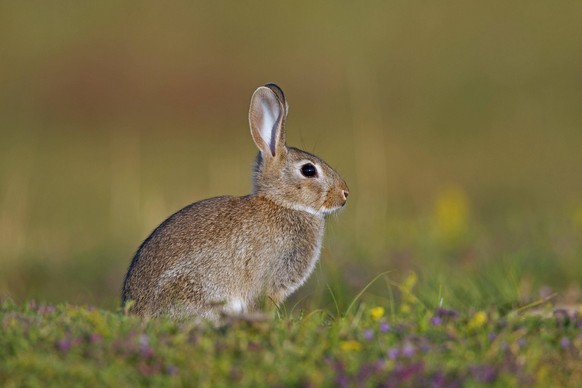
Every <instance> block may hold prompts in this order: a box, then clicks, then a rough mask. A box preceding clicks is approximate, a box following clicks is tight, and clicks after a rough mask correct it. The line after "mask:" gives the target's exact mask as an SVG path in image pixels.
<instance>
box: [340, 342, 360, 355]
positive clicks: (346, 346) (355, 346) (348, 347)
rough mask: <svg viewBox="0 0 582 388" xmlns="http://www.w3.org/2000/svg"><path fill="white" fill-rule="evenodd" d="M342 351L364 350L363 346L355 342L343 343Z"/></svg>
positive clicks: (341, 343) (341, 344)
mask: <svg viewBox="0 0 582 388" xmlns="http://www.w3.org/2000/svg"><path fill="white" fill-rule="evenodd" d="M340 349H341V350H343V351H346V352H359V351H360V350H362V344H361V343H359V342H358V341H354V340H349V341H342V342H340Z"/></svg>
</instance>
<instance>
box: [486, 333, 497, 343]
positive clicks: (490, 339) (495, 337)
mask: <svg viewBox="0 0 582 388" xmlns="http://www.w3.org/2000/svg"><path fill="white" fill-rule="evenodd" d="M487 339H488V340H489V342H493V341H495V340H496V339H497V334H495V333H494V332H490V333H489V334H487Z"/></svg>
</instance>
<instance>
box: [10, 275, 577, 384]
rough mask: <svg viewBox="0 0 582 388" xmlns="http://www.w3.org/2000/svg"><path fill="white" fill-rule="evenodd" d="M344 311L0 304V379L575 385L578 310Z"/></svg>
mask: <svg viewBox="0 0 582 388" xmlns="http://www.w3.org/2000/svg"><path fill="white" fill-rule="evenodd" d="M414 286H415V277H414V276H412V277H410V276H409V278H408V279H407V282H405V284H402V285H400V287H399V291H397V292H396V293H397V294H399V296H400V297H399V298H398V299H400V302H397V303H394V304H391V305H389V306H367V305H366V304H365V303H362V302H360V301H356V300H355V301H354V303H352V305H351V306H350V309H348V311H346V312H345V314H341V315H338V314H335V313H331V312H329V311H326V310H314V311H311V312H309V313H302V312H295V313H294V314H283V315H281V312H279V313H277V314H274V315H273V316H274V318H273V319H272V320H262V321H255V322H249V321H245V320H232V321H230V322H229V323H227V324H225V325H224V326H222V327H220V328H213V327H210V326H204V325H198V326H194V325H192V324H189V323H187V322H182V323H179V322H173V321H168V320H165V319H158V320H151V321H142V320H140V319H138V318H135V317H132V316H126V315H124V314H122V313H121V312H118V313H115V312H110V311H105V310H101V309H97V308H94V307H82V306H73V305H66V304H61V305H57V306H52V305H43V304H37V303H35V302H28V303H26V304H24V305H17V304H15V303H14V302H13V301H11V300H9V299H4V300H2V302H1V304H0V325H1V326H2V332H1V334H0V384H1V385H2V386H4V387H19V386H38V385H48V386H63V385H71V384H74V385H83V386H86V385H101V386H120V385H132V386H135V385H143V386H232V385H233V384H235V385H237V386H257V385H258V386H340V387H348V386H432V387H444V386H481V385H495V386H523V385H532V386H577V385H579V384H580V383H582V370H581V369H580V362H581V361H582V309H578V310H577V311H576V310H572V309H561V308H554V307H553V306H552V303H551V298H548V299H546V300H540V301H538V302H537V303H534V304H532V305H529V306H523V307H522V308H520V309H513V310H509V311H500V310H498V309H495V308H491V309H488V310H479V311H474V310H473V311H460V310H452V309H448V308H444V307H440V308H436V309H431V308H427V307H426V306H424V305H423V304H422V303H420V302H419V300H418V299H417V298H416V297H415V296H414V294H413V292H414Z"/></svg>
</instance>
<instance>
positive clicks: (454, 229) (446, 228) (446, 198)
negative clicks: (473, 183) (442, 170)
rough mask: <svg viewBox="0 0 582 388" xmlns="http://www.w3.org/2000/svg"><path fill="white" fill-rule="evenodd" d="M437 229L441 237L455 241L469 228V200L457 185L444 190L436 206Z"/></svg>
mask: <svg viewBox="0 0 582 388" xmlns="http://www.w3.org/2000/svg"><path fill="white" fill-rule="evenodd" d="M434 212H435V221H436V230H437V233H438V235H439V237H440V238H442V239H443V240H445V241H449V242H450V241H454V240H456V239H458V238H459V237H461V236H462V235H463V234H464V233H465V232H466V230H467V224H468V220H469V201H468V199H467V195H466V194H465V192H464V191H463V190H462V189H461V188H459V187H456V186H451V187H449V188H446V189H445V190H443V191H442V192H441V193H440V194H439V195H438V197H437V199H436V202H435V207H434Z"/></svg>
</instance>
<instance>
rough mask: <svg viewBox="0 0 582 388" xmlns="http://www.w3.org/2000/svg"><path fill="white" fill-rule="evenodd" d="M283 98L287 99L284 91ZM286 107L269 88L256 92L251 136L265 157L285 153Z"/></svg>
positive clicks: (262, 88)
mask: <svg viewBox="0 0 582 388" xmlns="http://www.w3.org/2000/svg"><path fill="white" fill-rule="evenodd" d="M277 89H278V90H279V91H280V90H281V89H279V88H278V87H277ZM281 96H282V97H283V98H285V97H284V95H283V92H282V91H281ZM284 106H285V105H284V103H283V102H281V101H280V97H279V96H278V93H277V92H275V91H273V89H271V88H270V87H267V86H261V87H260V88H258V89H257V90H255V93H254V94H253V97H252V98H251V108H250V110H249V124H250V127H251V136H252V137H253V140H254V142H255V144H256V145H257V147H258V148H259V150H260V151H261V153H262V154H263V156H265V155H267V154H270V155H271V156H273V157H274V156H277V155H279V154H281V153H283V152H284V151H285V128H284V122H285V108H284Z"/></svg>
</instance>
